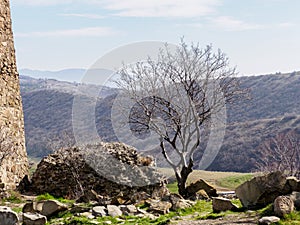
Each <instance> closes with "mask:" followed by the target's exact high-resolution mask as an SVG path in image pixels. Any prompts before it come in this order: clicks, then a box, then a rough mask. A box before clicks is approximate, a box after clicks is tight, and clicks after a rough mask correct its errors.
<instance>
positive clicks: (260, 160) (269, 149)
mask: <svg viewBox="0 0 300 225" xmlns="http://www.w3.org/2000/svg"><path fill="white" fill-rule="evenodd" d="M257 154H258V157H257V162H256V166H257V169H258V170H259V171H263V172H273V171H282V172H284V173H286V174H287V175H289V176H295V177H297V178H300V136H299V134H297V132H296V131H294V130H293V131H289V132H286V133H279V134H277V135H276V136H275V137H272V138H270V139H268V140H266V141H264V142H263V143H262V144H261V145H260V146H259V148H258V153H257Z"/></svg>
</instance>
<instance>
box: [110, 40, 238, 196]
mask: <svg viewBox="0 0 300 225" xmlns="http://www.w3.org/2000/svg"><path fill="white" fill-rule="evenodd" d="M118 74H119V77H118V79H117V80H116V81H115V82H116V84H117V85H118V87H119V88H120V89H121V90H123V92H122V94H123V95H125V96H128V98H129V99H130V101H133V102H134V105H133V107H132V108H131V112H130V118H129V125H130V129H131V131H132V132H134V133H135V135H138V136H139V137H140V138H145V137H147V136H148V135H151V132H154V133H155V134H156V135H157V136H158V140H157V141H158V143H159V146H160V148H161V151H162V155H163V156H164V158H165V159H166V161H167V162H168V164H169V165H170V166H171V167H172V168H173V170H174V173H175V176H176V179H177V182H178V190H179V193H180V194H181V195H182V196H184V197H188V196H187V191H186V181H187V178H188V176H189V174H190V173H191V172H192V171H193V166H194V153H195V151H196V150H197V149H199V145H200V137H201V131H202V130H203V128H205V127H210V126H212V124H210V122H211V118H212V116H213V115H216V114H217V113H218V112H219V111H220V110H223V109H224V106H225V103H226V102H233V101H235V100H236V99H237V97H238V96H239V94H240V93H242V92H243V90H241V89H240V87H239V83H238V81H237V79H236V78H235V76H236V75H237V72H236V70H235V68H231V67H230V66H229V61H228V58H227V57H226V55H225V54H224V53H222V52H221V51H220V50H218V51H217V52H216V53H214V52H213V49H212V46H207V47H206V48H204V49H202V48H200V47H199V44H197V45H195V44H192V45H191V46H188V45H187V44H186V43H185V42H184V41H183V40H182V41H181V43H180V45H179V47H178V48H177V49H176V51H174V52H171V51H170V49H169V47H168V45H167V44H166V45H165V48H163V49H161V50H160V53H159V55H158V57H157V59H156V60H154V59H151V58H150V57H149V58H148V59H147V60H146V61H144V62H137V63H135V64H131V65H124V66H123V68H122V69H120V71H118ZM174 154H175V157H174Z"/></svg>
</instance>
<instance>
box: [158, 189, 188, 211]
mask: <svg viewBox="0 0 300 225" xmlns="http://www.w3.org/2000/svg"><path fill="white" fill-rule="evenodd" d="M163 200H165V201H168V202H170V203H171V204H172V207H171V210H173V211H176V210H178V209H185V208H189V207H191V206H192V205H194V202H192V201H190V200H185V199H184V198H183V197H182V196H181V195H179V194H175V193H171V194H170V195H169V196H167V197H165V198H163Z"/></svg>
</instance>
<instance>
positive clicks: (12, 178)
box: [0, 0, 28, 188]
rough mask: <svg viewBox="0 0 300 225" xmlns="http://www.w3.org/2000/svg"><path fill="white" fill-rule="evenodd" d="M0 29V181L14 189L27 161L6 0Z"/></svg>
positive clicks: (1, 4) (0, 12)
mask: <svg viewBox="0 0 300 225" xmlns="http://www.w3.org/2000/svg"><path fill="white" fill-rule="evenodd" d="M0 32H1V36H0V70H1V71H0V73H1V77H0V130H1V132H0V183H3V184H4V186H5V187H6V188H14V187H15V185H16V184H17V183H18V182H19V181H20V180H21V179H22V178H23V177H24V175H25V174H27V172H28V162H27V154H26V150H25V138H24V120H23V110H22V101H21V97H20V85H19V75H18V72H17V67H16V57H15V49H14V41H13V34H12V23H11V16H10V6H9V1H8V0H1V1H0ZM2 186H3V185H2Z"/></svg>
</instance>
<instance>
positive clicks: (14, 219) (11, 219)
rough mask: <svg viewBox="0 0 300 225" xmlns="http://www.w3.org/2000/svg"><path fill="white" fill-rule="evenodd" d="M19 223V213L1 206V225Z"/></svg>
mask: <svg viewBox="0 0 300 225" xmlns="http://www.w3.org/2000/svg"><path fill="white" fill-rule="evenodd" d="M18 221H19V218H18V215H17V213H15V212H14V211H12V210H11V208H9V207H5V206H0V224H1V225H2V224H3V225H16V224H17V223H18Z"/></svg>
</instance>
